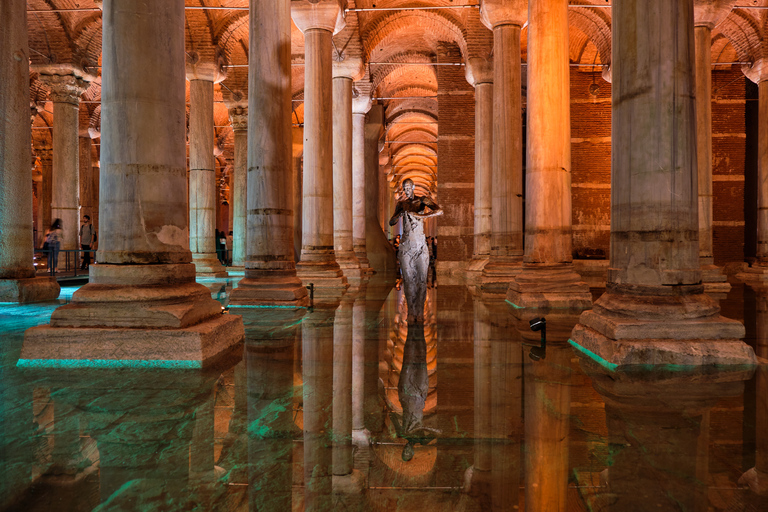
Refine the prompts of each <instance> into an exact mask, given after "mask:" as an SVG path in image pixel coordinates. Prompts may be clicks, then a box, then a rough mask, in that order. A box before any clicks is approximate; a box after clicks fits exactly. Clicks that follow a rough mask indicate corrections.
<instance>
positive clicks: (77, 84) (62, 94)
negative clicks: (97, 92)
mask: <svg viewBox="0 0 768 512" xmlns="http://www.w3.org/2000/svg"><path fill="white" fill-rule="evenodd" d="M39 76H40V81H41V82H43V83H44V84H45V85H46V87H48V89H50V95H49V97H50V99H51V101H53V102H54V103H71V104H72V105H79V104H80V96H81V95H82V94H83V93H84V92H85V90H86V89H88V84H89V82H88V81H87V80H86V79H85V78H83V77H80V76H77V75H74V74H40V75H39Z"/></svg>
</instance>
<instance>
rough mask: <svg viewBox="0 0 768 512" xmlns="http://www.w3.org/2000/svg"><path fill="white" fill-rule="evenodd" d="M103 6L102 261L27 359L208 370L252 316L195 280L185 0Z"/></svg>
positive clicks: (117, 1) (36, 339) (35, 333)
mask: <svg viewBox="0 0 768 512" xmlns="http://www.w3.org/2000/svg"><path fill="white" fill-rule="evenodd" d="M103 8H104V13H103V20H104V23H103V28H102V30H103V39H104V53H103V56H102V89H101V92H102V113H103V117H102V125H101V128H102V130H101V162H102V167H101V179H100V189H101V190H100V192H101V193H100V204H99V209H100V215H99V220H100V222H101V234H102V235H103V236H101V237H99V250H98V252H97V254H96V260H97V262H98V265H92V266H91V268H90V283H89V284H87V285H85V286H83V287H82V288H80V289H79V290H77V292H75V294H74V296H73V297H72V302H70V303H69V304H67V305H64V306H61V307H59V308H58V309H56V310H55V311H54V312H53V314H52V315H51V324H50V326H40V327H34V328H32V329H29V330H27V332H26V334H25V339H24V347H23V348H22V362H23V361H24V360H25V359H30V358H43V359H46V360H56V359H80V360H96V361H100V360H111V361H112V364H113V365H114V364H120V363H116V362H115V361H118V360H122V361H126V362H125V363H124V364H129V365H130V364H134V363H132V362H134V361H136V360H172V361H180V360H181V361H183V363H182V364H184V365H189V366H200V365H201V364H202V363H203V362H204V361H205V360H208V359H210V358H212V357H213V356H215V355H216V354H217V353H219V352H220V351H222V350H225V349H227V348H229V347H230V346H232V345H234V344H236V343H239V342H240V341H242V339H243V336H244V332H243V326H242V319H241V318H240V317H238V316H235V315H222V314H221V305H220V304H219V303H218V302H217V301H215V300H213V299H212V298H211V293H210V291H209V290H208V289H207V288H206V287H205V286H202V285H200V284H197V283H196V282H195V268H194V265H192V264H191V260H192V256H191V254H190V251H189V239H188V226H187V222H186V218H187V211H186V210H187V200H186V165H185V161H186V155H185V153H186V151H185V147H184V125H185V123H184V118H185V106H184V2H183V1H182V0H172V1H166V2H149V3H146V2H134V1H133V0H106V1H105V2H104V4H103ZM147 76H151V77H153V79H152V80H147V79H146V77H147ZM161 113H162V115H160V114H161ZM75 135H77V133H76V132H75ZM65 229H66V226H65ZM94 327H98V329H96V330H94ZM51 339H57V340H59V341H61V343H56V344H51ZM53 364H56V363H55V362H54V363H53Z"/></svg>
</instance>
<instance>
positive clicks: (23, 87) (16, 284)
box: [0, 2, 77, 302]
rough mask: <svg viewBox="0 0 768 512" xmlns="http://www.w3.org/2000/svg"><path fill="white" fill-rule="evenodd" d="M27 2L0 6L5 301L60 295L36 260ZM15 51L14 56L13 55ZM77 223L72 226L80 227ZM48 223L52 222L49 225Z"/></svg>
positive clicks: (0, 277)
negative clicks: (0, 27) (41, 274)
mask: <svg viewBox="0 0 768 512" xmlns="http://www.w3.org/2000/svg"><path fill="white" fill-rule="evenodd" d="M25 9H26V7H25V3H24V2H10V3H4V4H3V6H2V7H0V17H2V19H3V36H2V37H0V55H5V57H4V58H3V59H2V60H0V76H2V77H3V79H2V81H1V83H0V133H2V134H3V135H2V137H0V233H2V237H3V240H2V244H3V245H2V249H0V301H2V302H28V301H32V302H37V301H43V300H52V299H55V298H56V297H58V295H59V285H58V284H56V281H55V279H53V278H42V279H35V267H34V266H33V265H32V251H33V249H34V245H33V243H34V242H33V239H32V233H33V231H32V180H31V179H30V178H31V176H30V172H29V162H30V160H29V159H30V153H29V152H30V149H29V148H30V145H31V137H32V135H31V130H30V124H29V55H28V51H27V13H26V10H25ZM10 56H12V57H13V58H10ZM75 222H76V224H75V225H74V226H70V229H76V226H77V218H75ZM46 228H47V226H46Z"/></svg>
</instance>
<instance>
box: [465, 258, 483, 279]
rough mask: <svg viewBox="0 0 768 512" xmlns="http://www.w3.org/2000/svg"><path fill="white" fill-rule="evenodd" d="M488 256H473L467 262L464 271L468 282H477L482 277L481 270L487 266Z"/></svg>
mask: <svg viewBox="0 0 768 512" xmlns="http://www.w3.org/2000/svg"><path fill="white" fill-rule="evenodd" d="M488 261H489V257H488V256H475V257H473V258H472V259H471V260H469V264H468V265H467V268H466V270H465V272H466V278H467V280H468V281H479V280H481V279H482V277H483V269H484V268H485V266H486V265H487V264H488Z"/></svg>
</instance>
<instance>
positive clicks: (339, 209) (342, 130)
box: [333, 58, 365, 281]
mask: <svg viewBox="0 0 768 512" xmlns="http://www.w3.org/2000/svg"><path fill="white" fill-rule="evenodd" d="M364 73H365V69H364V68H363V61H362V60H361V59H354V58H347V59H346V60H343V61H341V62H338V61H335V60H334V62H333V245H334V252H335V254H336V261H337V262H338V264H339V266H340V267H341V270H342V272H343V273H344V277H346V278H347V279H355V280H358V281H359V280H360V278H361V277H362V275H363V273H362V270H361V268H360V261H359V260H358V259H357V255H356V254H355V251H354V245H353V241H352V231H353V208H354V196H353V193H352V192H353V190H352V186H353V178H352V82H353V81H354V80H356V79H360V78H362V76H363V74H364Z"/></svg>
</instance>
